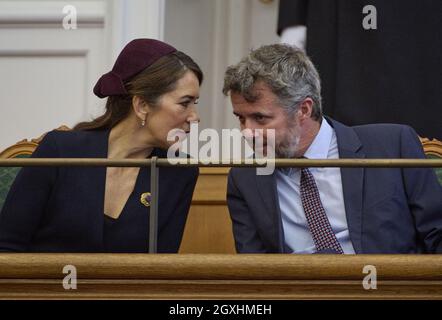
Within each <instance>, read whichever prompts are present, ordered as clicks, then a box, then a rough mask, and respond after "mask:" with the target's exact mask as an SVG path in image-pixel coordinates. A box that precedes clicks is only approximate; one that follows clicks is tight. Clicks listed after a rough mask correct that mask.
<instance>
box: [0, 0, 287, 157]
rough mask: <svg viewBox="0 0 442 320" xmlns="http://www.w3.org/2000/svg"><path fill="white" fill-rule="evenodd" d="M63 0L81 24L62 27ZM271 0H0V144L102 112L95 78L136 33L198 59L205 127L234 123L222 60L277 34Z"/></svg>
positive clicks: (229, 61) (230, 59)
mask: <svg viewBox="0 0 442 320" xmlns="http://www.w3.org/2000/svg"><path fill="white" fill-rule="evenodd" d="M66 4H71V5H74V6H75V7H76V8H77V11H78V29H77V30H64V29H63V28H62V20H63V17H64V14H63V13H62V8H63V6H64V5H66ZM277 6H278V1H276V0H275V1H273V2H271V3H270V4H264V3H262V2H261V1H260V0H108V1H105V0H97V1H92V0H77V1H61V0H60V1H40V0H28V1H20V0H14V1H5V0H0V75H1V77H0V150H3V149H4V148H5V147H7V146H9V145H12V144H14V143H16V142H17V141H19V140H22V139H24V138H35V137H38V136H40V135H41V134H42V133H43V132H46V131H48V130H50V129H53V128H55V127H58V126H60V125H62V124H64V125H68V126H73V125H74V124H75V123H77V122H78V121H80V120H88V119H91V118H92V117H93V116H96V115H98V114H101V113H102V111H103V106H104V100H100V99H98V98H96V97H95V96H94V95H93V93H92V88H93V86H94V84H95V82H96V80H97V79H98V77H99V76H100V75H101V74H102V73H104V72H107V71H109V69H110V68H111V67H112V64H113V62H114V61H115V59H116V57H117V55H118V53H119V52H120V50H121V48H122V47H123V46H124V44H126V43H127V42H128V41H130V40H132V39H134V38H138V37H150V38H156V39H164V40H165V41H166V42H170V43H171V44H173V45H175V46H176V47H177V48H178V49H180V50H182V51H184V52H186V53H187V54H189V55H190V56H191V57H193V58H194V59H195V60H196V62H197V63H199V64H200V66H201V68H202V69H203V71H204V73H205V82H204V84H203V88H202V94H201V100H200V105H199V112H200V115H201V119H202V122H201V126H200V127H201V128H207V127H212V128H217V129H221V128H230V127H236V126H237V121H236V119H234V118H233V116H232V115H231V106H230V102H229V101H228V99H226V98H225V97H224V96H223V95H222V93H221V88H222V84H223V76H224V71H225V68H226V67H227V66H228V65H229V64H232V63H236V62H238V61H239V59H240V58H241V57H242V56H243V55H244V54H246V53H247V52H248V50H249V49H250V48H252V47H257V46H259V45H261V44H265V43H272V42H278V38H277V36H276V33H275V29H276V14H277Z"/></svg>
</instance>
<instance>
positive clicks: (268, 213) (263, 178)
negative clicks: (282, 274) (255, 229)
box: [253, 169, 284, 253]
mask: <svg viewBox="0 0 442 320" xmlns="http://www.w3.org/2000/svg"><path fill="white" fill-rule="evenodd" d="M253 173H254V175H255V179H256V187H257V189H258V193H259V194H260V196H261V197H260V199H261V201H262V206H261V207H262V208H263V212H262V213H261V212H260V213H257V216H258V217H259V218H261V219H264V221H263V222H262V223H261V224H260V225H264V226H265V227H264V229H263V231H264V233H265V237H266V238H267V239H266V240H267V241H266V242H267V243H270V244H271V247H272V249H273V250H274V251H275V252H280V253H282V252H284V240H283V238H284V235H283V231H282V230H283V229H282V220H281V213H280V210H279V205H278V198H277V197H278V194H277V189H276V178H275V174H274V173H273V174H271V175H258V174H257V173H256V169H254V170H253Z"/></svg>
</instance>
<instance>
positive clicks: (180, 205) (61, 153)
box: [0, 130, 198, 252]
mask: <svg viewBox="0 0 442 320" xmlns="http://www.w3.org/2000/svg"><path fill="white" fill-rule="evenodd" d="M108 136H109V130H103V131H70V132H57V131H53V132H50V133H48V134H47V135H46V137H45V138H44V140H43V141H42V142H41V144H40V146H39V147H38V148H37V150H36V151H35V152H34V154H33V157H39V158H106V157H107V148H108ZM154 155H157V156H158V157H166V155H167V153H166V152H165V151H163V150H159V149H154ZM197 176H198V170H197V169H195V168H191V169H183V168H160V175H159V203H158V243H157V244H158V252H177V251H178V248H179V245H180V242H181V238H182V234H183V229H184V225H185V222H186V218H187V213H188V209H189V206H190V202H191V199H192V193H193V189H194V187H195V183H196V180H197ZM105 179H106V168H105V167H25V168H23V169H22V170H21V171H20V173H19V174H18V176H17V178H16V180H15V181H14V184H13V185H12V187H11V189H10V192H9V194H8V197H7V199H6V201H5V204H4V206H3V210H2V212H1V214H0V251H17V252H23V251H24V252H26V251H29V252H102V251H103V224H104V210H103V206H104V190H105ZM138 179H141V180H140V183H137V185H139V190H138V191H139V192H141V193H142V192H148V191H150V169H149V168H141V169H140V173H139V178H138ZM136 196H137V197H139V195H136ZM138 202H139V201H138V200H137V201H136V204H137V205H133V206H130V209H129V210H130V214H139V215H142V216H144V218H142V219H144V220H142V221H143V223H142V224H140V225H139V226H138V228H139V229H138V230H134V232H139V233H140V234H142V236H143V237H145V238H144V239H145V241H146V246H145V250H146V251H147V249H148V233H149V232H148V230H149V218H148V216H149V208H148V207H146V206H144V205H142V204H141V203H138ZM143 249H144V248H143ZM129 251H131V252H132V250H129Z"/></svg>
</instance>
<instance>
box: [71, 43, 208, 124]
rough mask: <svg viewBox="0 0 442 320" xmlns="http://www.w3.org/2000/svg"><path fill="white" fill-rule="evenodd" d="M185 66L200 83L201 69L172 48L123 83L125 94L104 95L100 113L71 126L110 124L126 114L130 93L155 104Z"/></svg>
mask: <svg viewBox="0 0 442 320" xmlns="http://www.w3.org/2000/svg"><path fill="white" fill-rule="evenodd" d="M189 70H190V71H192V72H193V73H194V74H195V76H196V77H197V78H198V81H199V84H200V85H201V83H202V82H203V73H202V71H201V69H200V67H199V66H198V65H197V64H196V63H195V61H193V60H192V58H190V57H189V56H188V55H186V54H185V53H183V52H180V51H176V52H173V53H170V54H168V55H166V56H164V57H161V58H159V59H158V60H157V61H155V62H154V63H153V64H152V65H150V66H149V67H147V68H146V69H144V70H143V71H141V72H140V73H139V74H137V75H135V76H134V77H132V78H131V79H130V80H128V81H127V82H126V83H125V84H124V85H125V87H126V90H127V92H128V93H129V94H128V95H120V96H110V97H108V98H107V102H106V107H105V108H106V111H105V113H104V114H103V115H102V116H100V117H98V118H96V119H93V120H92V121H85V122H80V123H78V124H77V125H75V127H74V130H100V129H110V128H113V127H114V126H115V125H116V124H118V123H119V122H120V121H122V120H123V119H125V118H126V117H127V116H128V115H129V113H130V110H131V108H132V97H134V96H139V97H141V98H143V99H144V101H146V103H148V104H149V105H151V106H153V107H155V106H156V105H157V103H158V100H159V98H160V97H161V96H162V95H164V94H165V93H168V92H170V91H173V90H175V88H176V84H177V82H178V80H180V79H181V78H182V77H183V76H184V74H185V73H186V72H187V71H189Z"/></svg>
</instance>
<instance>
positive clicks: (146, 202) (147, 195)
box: [140, 192, 152, 207]
mask: <svg viewBox="0 0 442 320" xmlns="http://www.w3.org/2000/svg"><path fill="white" fill-rule="evenodd" d="M151 200H152V195H151V194H150V192H144V193H142V194H141V196H140V202H141V203H142V204H144V205H145V206H146V207H150V201H151Z"/></svg>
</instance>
